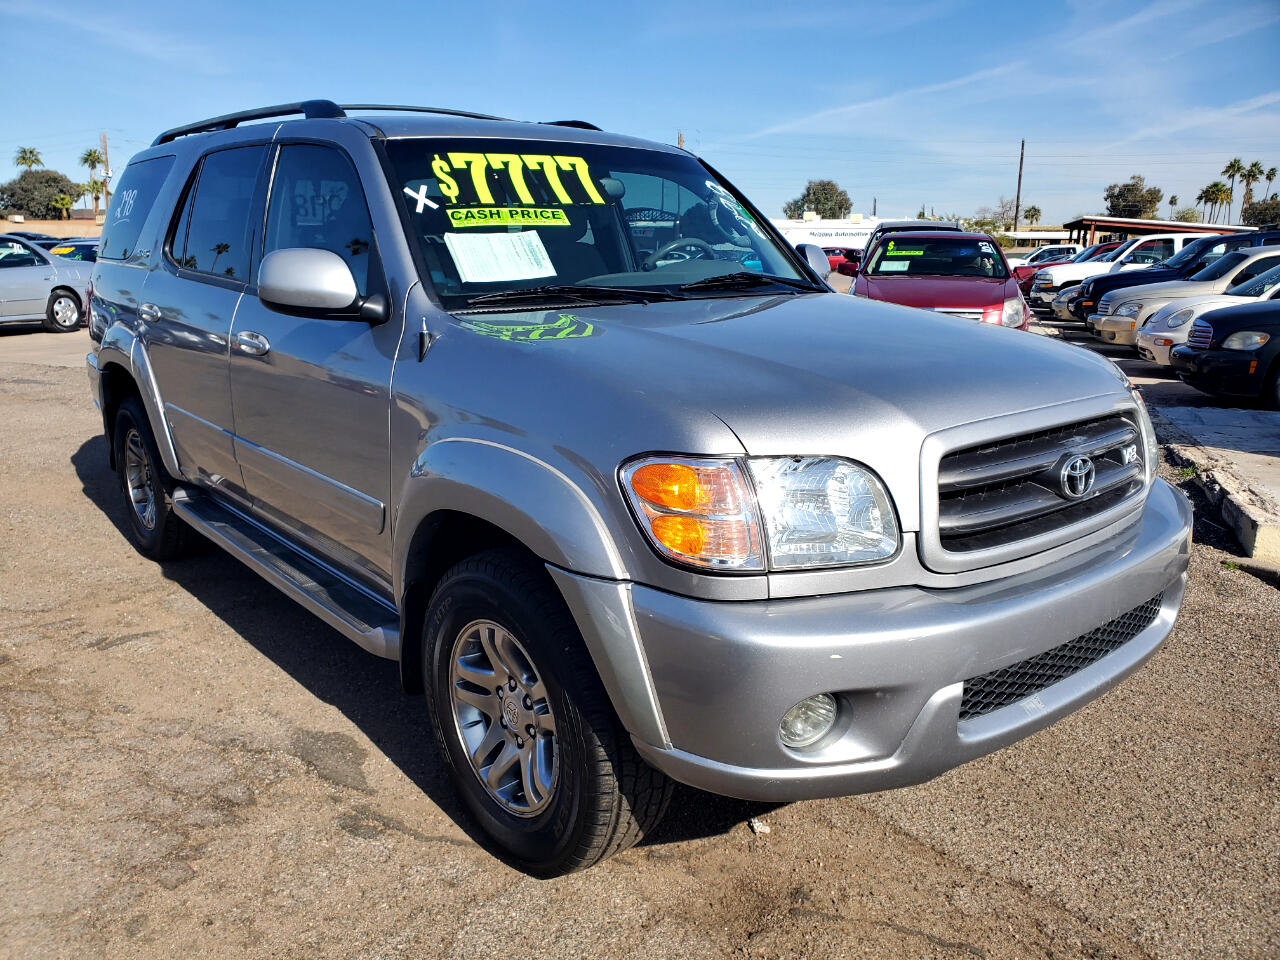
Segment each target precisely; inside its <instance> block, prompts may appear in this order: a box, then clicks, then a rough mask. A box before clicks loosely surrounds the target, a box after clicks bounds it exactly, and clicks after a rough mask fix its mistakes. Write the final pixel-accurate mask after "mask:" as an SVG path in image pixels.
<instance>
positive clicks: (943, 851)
mask: <svg viewBox="0 0 1280 960" xmlns="http://www.w3.org/2000/svg"><path fill="white" fill-rule="evenodd" d="M87 347H88V343H87V337H86V335H85V334H84V332H83V331H82V332H80V333H77V334H72V335H66V336H60V335H54V334H47V333H43V332H40V331H39V328H30V329H12V328H8V329H5V328H0V422H2V423H3V424H4V427H3V433H2V434H0V436H3V444H2V446H0V454H2V455H0V544H3V551H2V552H0V562H2V569H0V574H2V575H0V957H4V958H15V960H16V958H22V960H27V958H45V957H55V958H57V957H75V958H97V957H103V958H106V957H111V958H115V957H130V958H138V960H144V958H172V957H187V956H198V957H201V958H203V960H214V958H223V957H226V958H237V960H239V958H258V957H264V958H265V957H290V958H307V957H317V958H319V957H325V958H331V957H352V958H355V957H359V958H429V957H459V958H461V957H467V958H474V957H481V956H486V957H488V956H513V957H566V956H582V957H592V958H613V957H631V958H645V960H650V958H665V957H672V958H675V957H679V958H690V957H692V958H700V957H707V958H722V957H759V958H783V957H786V958H795V957H822V958H835V957H876V958H885V957H913V958H914V957H937V958H973V957H979V958H1050V957H1052V958H1057V960H1061V958H1071V957H1090V958H1100V957H1117V958H1118V957H1124V958H1155V957H1159V958H1164V957H1202V958H1215V960H1216V958H1225V957H1249V958H1264V957H1275V956H1277V952H1278V945H1280V910H1278V908H1277V905H1278V904H1280V856H1278V855H1277V854H1278V847H1277V837H1278V836H1280V805H1278V798H1280V790H1278V789H1277V787H1278V786H1280V784H1278V782H1277V781H1278V779H1280V778H1278V777H1277V771H1278V770H1280V766H1278V761H1280V736H1278V734H1280V717H1278V712H1277V709H1276V690H1277V687H1278V686H1280V666H1278V664H1277V656H1276V655H1277V638H1280V590H1277V589H1276V586H1275V583H1274V581H1270V580H1267V579H1264V578H1260V577H1258V576H1255V575H1253V574H1251V573H1249V572H1247V571H1246V570H1245V569H1242V568H1241V566H1240V564H1239V562H1238V561H1239V557H1238V554H1237V553H1236V552H1234V548H1233V541H1231V539H1230V538H1229V537H1227V536H1226V534H1225V531H1223V530H1221V529H1220V528H1218V527H1216V526H1215V525H1214V524H1213V523H1211V522H1209V521H1208V519H1207V518H1201V519H1199V520H1198V522H1197V527H1196V543H1195V545H1194V547H1193V552H1192V557H1191V570H1190V583H1189V588H1188V592H1187V597H1186V601H1185V604H1184V607H1183V611H1182V615H1181V617H1180V619H1179V622H1178V625H1177V627H1176V628H1175V631H1174V633H1173V635H1172V637H1171V638H1170V640H1169V641H1168V642H1167V643H1166V645H1165V646H1164V648H1163V649H1162V650H1161V651H1160V653H1158V654H1157V655H1156V656H1155V657H1154V658H1153V659H1152V660H1151V661H1150V662H1149V663H1148V664H1147V665H1145V666H1144V667H1143V668H1142V669H1141V670H1140V671H1138V672H1137V673H1136V674H1134V675H1133V676H1132V677H1130V678H1129V679H1128V680H1126V681H1125V682H1124V683H1122V684H1121V685H1120V686H1118V687H1117V688H1116V689H1115V690H1113V691H1112V692H1111V693H1109V694H1107V695H1106V696H1104V697H1103V698H1102V699H1100V700H1098V701H1096V702H1095V703H1093V704H1091V705H1089V706H1087V707H1086V708H1084V709H1083V710H1081V711H1079V712H1078V713H1076V714H1074V715H1072V716H1070V717H1068V718H1066V719H1065V720H1063V721H1062V722H1060V723H1058V724H1056V725H1054V726H1053V727H1050V728H1049V729H1047V730H1045V731H1043V732H1041V733H1039V734H1036V735H1034V736H1032V737H1030V738H1029V739H1027V740H1025V741H1022V742H1021V743H1019V744H1016V745H1014V746H1013V747H1010V748H1008V749H1006V750H1003V751H1000V752H999V753H997V754H994V755H992V756H990V757H986V758H983V759H980V760H978V761H975V762H973V763H970V764H967V765H965V766H963V767H961V768H959V769H957V770H954V771H952V772H950V773H948V774H946V775H944V776H942V777H940V778H938V779H937V780H935V781H933V782H931V783H928V784H925V785H922V786H919V787H913V788H909V789H905V790H898V791H893V792H888V793H882V794H874V795H868V796H861V797H847V798H840V799H833V800H824V801H815V802H810V803H796V804H791V805H787V806H780V807H769V806H763V805H759V804H746V803H741V802H736V801H730V800H725V799H723V798H718V797H713V796H710V795H707V794H702V793H697V792H695V791H691V790H681V791H679V792H678V793H677V796H676V799H675V801H674V803H673V807H672V811H671V815H670V817H669V819H668V821H667V822H666V823H665V824H664V826H663V828H662V829H661V831H660V832H659V833H658V834H657V835H656V836H654V837H653V838H651V839H650V840H649V841H648V842H647V843H646V844H645V845H643V846H641V847H638V848H636V849H634V850H631V851H629V852H627V853H625V854H622V855H620V856H618V857H616V858H614V859H613V860H610V861H607V862H606V863H604V864H602V865H600V866H599V867H597V868H595V869H592V870H590V871H587V872H585V873H581V874H576V875H573V876H570V877H565V878H560V879H556V880H547V881H541V880H534V879H531V878H529V877H527V876H524V875H522V874H520V873H518V872H516V871H514V870H512V869H510V868H509V867H507V866H506V865H504V864H503V863H502V862H501V861H500V860H498V859H497V858H495V857H494V856H493V855H492V854H491V853H490V852H489V851H488V850H486V849H485V847H484V846H483V845H482V843H481V842H480V840H479V836H478V834H477V832H476V831H475V829H474V828H473V827H472V825H471V824H470V822H469V821H468V819H467V817H466V815H465V813H464V812H463V810H462V809H461V807H460V806H459V804H458V803H457V801H456V799H455V798H454V796H453V793H452V791H451V789H450V787H449V784H448V782H447V779H446V777H445V776H444V772H443V770H442V769H441V766H440V763H439V761H438V760H437V759H436V757H435V755H434V752H433V749H432V747H431V744H430V742H429V736H428V735H427V731H426V725H425V717H424V714H423V706H422V703H421V702H420V701H419V700H417V699H415V698H410V697H406V696H405V695H403V694H402V693H401V692H400V690H399V686H398V680H397V677H396V668H395V665H394V664H391V663H389V662H387V661H383V660H378V659H376V658H373V657H371V656H369V655H367V654H365V653H363V652H362V651H360V650H359V649H357V648H356V647H355V646H354V645H352V644H351V643H349V642H348V641H346V640H345V639H343V638H342V637H340V636H339V635H337V634H336V633H335V632H334V631H332V630H331V629H329V628H328V627H326V626H325V625H323V624H322V623H320V622H319V621H318V620H316V619H315V618H313V617H311V616H310V615H308V614H307V613H305V612H304V611H302V610H301V609H300V608H298V607H297V606H296V605H294V604H293V603H291V602H290V601H288V600H287V599H285V598H284V597H283V596H282V595H281V594H279V593H278V592H277V591H275V590H274V589H273V588H272V587H270V586H269V585H267V584H266V583H264V582H263V581H262V580H260V579H259V578H257V577H256V576H254V575H253V574H252V573H250V572H249V571H248V570H246V569H245V568H244V567H242V566H241V565H240V564H239V563H238V562H236V561H235V560H233V559H231V558H229V557H227V556H225V555H223V554H222V553H220V552H219V551H217V550H216V549H213V548H209V549H206V550H204V551H202V552H200V553H198V554H197V555H195V556H193V557H191V558H189V559H185V560H182V561H177V562H174V563H169V564H164V565H156V564H153V563H151V562H150V561H147V560H145V559H143V558H142V557H140V556H139V555H138V554H137V553H136V552H134V551H133V549H132V548H131V547H130V545H129V543H128V541H127V539H126V537H125V535H124V533H123V526H122V524H123V523H124V515H123V512H122V507H121V505H120V502H119V499H118V498H119V493H118V489H117V485H116V479H115V475H114V474H113V473H112V472H111V471H110V470H109V469H108V467H107V464H106V448H105V443H104V441H103V439H102V437H101V423H100V419H99V417H98V414H97V412H96V410H95V409H94V407H93V405H92V403H91V402H90V400H89V397H88V390H87V385H86V381H85V377H84V374H83V372H82V370H81V369H80V365H81V363H82V362H83V356H84V353H85V351H86V349H87ZM1164 473H1165V474H1166V475H1167V476H1168V478H1169V479H1170V481H1171V482H1173V483H1174V484H1175V485H1180V486H1182V487H1183V488H1184V489H1186V490H1188V491H1189V495H1191V496H1193V497H1198V496H1199V494H1198V491H1197V490H1196V489H1195V488H1194V487H1191V486H1189V485H1188V484H1186V483H1185V482H1184V481H1183V480H1182V479H1181V477H1180V476H1179V474H1178V473H1177V471H1175V470H1172V469H1170V468H1166V469H1165V471H1164Z"/></svg>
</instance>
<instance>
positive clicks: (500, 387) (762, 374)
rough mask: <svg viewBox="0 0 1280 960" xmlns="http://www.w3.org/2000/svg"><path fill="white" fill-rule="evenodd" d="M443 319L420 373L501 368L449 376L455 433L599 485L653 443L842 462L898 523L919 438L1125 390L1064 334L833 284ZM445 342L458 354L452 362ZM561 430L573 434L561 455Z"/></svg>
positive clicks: (909, 497) (913, 505)
mask: <svg viewBox="0 0 1280 960" xmlns="http://www.w3.org/2000/svg"><path fill="white" fill-rule="evenodd" d="M565 318H568V319H569V320H570V321H572V326H568V325H566V324H565ZM457 320H458V322H459V323H460V325H461V328H462V329H460V330H457V331H451V332H448V333H446V334H445V336H444V338H443V340H444V342H445V344H446V349H445V350H443V351H441V350H440V349H439V348H433V351H432V356H433V357H434V358H436V359H437V362H438V363H439V364H440V366H439V367H438V368H436V369H439V370H440V371H441V375H443V376H451V374H450V373H449V371H451V370H454V369H468V370H469V369H476V368H477V367H476V366H474V365H475V364H487V366H488V368H489V369H492V370H494V371H498V372H500V373H499V374H496V379H492V380H491V379H484V380H479V379H477V378H474V377H472V378H469V380H470V382H468V383H459V385H458V389H459V390H461V391H466V393H467V396H466V397H465V399H464V400H463V402H464V403H465V406H466V408H467V409H468V410H470V411H473V413H471V414H468V415H467V417H466V420H467V421H469V422H470V423H471V424H472V426H468V427H466V428H467V429H474V423H475V421H476V420H478V419H481V415H483V419H484V420H485V421H486V422H490V423H504V424H505V426H503V427H502V429H503V430H504V431H508V432H519V433H521V434H526V435H528V434H537V435H545V437H546V439H545V441H544V442H547V443H553V444H555V445H556V448H555V449H556V450H557V451H558V453H559V455H561V456H572V458H573V459H574V460H575V461H578V462H582V461H586V462H590V463H592V464H594V467H595V470H596V471H597V472H598V475H599V476H601V477H611V476H612V474H613V473H614V471H615V470H616V469H617V466H618V463H619V462H621V461H622V460H624V459H627V458H628V457H632V456H635V455H637V454H640V453H644V452H646V451H653V450H664V451H671V452H683V453H689V454H727V455H734V454H737V453H738V452H739V451H738V450H737V449H735V447H736V446H737V445H738V444H740V445H741V449H742V450H745V451H746V452H747V453H748V454H750V455H753V456H762V455H763V456H779V455H795V454H827V455H834V456H844V457H849V458H852V459H854V460H858V461H860V462H862V463H865V464H867V465H868V466H870V467H871V468H872V469H874V470H876V472H877V473H879V474H880V476H881V477H882V478H883V479H884V480H885V482H886V483H887V484H888V485H889V487H890V489H891V491H893V493H894V495H895V497H896V498H898V508H899V510H900V511H901V513H902V521H903V523H904V524H907V526H906V527H904V529H912V528H913V527H911V526H910V524H911V523H913V522H914V518H915V517H916V516H917V515H918V504H919V499H918V490H919V477H920V463H919V457H920V448H921V444H922V442H923V440H924V438H925V437H926V436H927V435H928V434H930V433H933V432H935V431H937V430H940V429H943V428H946V427H951V426H955V425H957V424H962V423H970V422H973V421H979V420H984V419H986V418H990V417H998V416H1002V415H1005V414H1011V413H1019V412H1024V411H1027V410H1030V409H1034V408H1037V407H1046V406H1051V405H1054V404H1060V403H1063V402H1066V401H1071V400H1077V399H1082V398H1086V397H1095V396H1099V395H1103V394H1118V395H1121V396H1123V395H1125V389H1124V386H1123V383H1122V380H1121V376H1120V374H1119V372H1118V371H1117V369H1116V367H1115V365H1114V364H1112V363H1111V362H1110V361H1108V360H1106V359H1104V358H1102V357H1099V356H1096V355H1095V354H1092V353H1090V352H1088V351H1085V350H1080V349H1078V348H1076V347H1073V346H1071V345H1069V344H1065V343H1061V342H1058V341H1056V340H1052V339H1050V338H1048V337H1042V336H1038V335H1036V334H1032V333H1027V332H1024V331H1020V330H1012V329H1008V328H1004V327H999V326H994V325H990V324H982V323H975V322H974V321H972V320H964V319H957V318H953V317H948V316H945V315H941V314H935V313H932V312H929V311H924V310H911V309H906V308H903V307H897V306H892V305H888V304H880V303H874V302H871V301H868V300H865V299H862V298H855V297H849V296H845V295H840V294H800V295H788V296H778V297H739V298H733V299H714V300H711V299H707V300H691V301H687V302H670V303H653V304H648V305H639V304H634V305H633V304H623V305H612V304H611V305H606V306H579V307H574V308H571V309H566V310H563V311H537V312H523V313H501V314H460V315H458V316H457ZM538 325H542V326H545V327H547V328H554V329H553V332H551V333H550V334H549V335H546V336H544V335H542V334H537V339H532V338H530V337H529V336H527V335H525V334H521V335H520V336H519V337H514V336H511V335H510V333H509V332H510V331H512V330H515V329H517V328H524V329H526V330H528V329H533V328H535V327H536V326H538ZM504 331H505V332H504ZM450 340H452V341H453V343H452V344H451V345H450V344H449V343H448V342H449V341H450ZM454 350H457V351H464V352H468V353H471V352H474V356H471V357H462V358H460V359H458V360H457V361H454V360H451V359H450V358H449V356H448V354H449V353H450V352H452V351H454ZM560 423H575V424H577V425H578V429H576V430H574V431H568V430H561V429H558V428H557V427H556V425H557V424H560ZM464 426H465V425H464ZM995 429H996V428H994V427H993V431H994V430H995ZM570 436H580V437H582V438H583V439H581V440H575V441H573V443H574V446H573V447H572V448H565V447H564V445H565V444H568V443H570V442H571V441H570V440H569V437H570ZM735 440H736V444H735ZM712 445H714V448H711V449H708V448H707V447H708V446H712ZM602 482H603V481H602ZM608 482H612V481H608Z"/></svg>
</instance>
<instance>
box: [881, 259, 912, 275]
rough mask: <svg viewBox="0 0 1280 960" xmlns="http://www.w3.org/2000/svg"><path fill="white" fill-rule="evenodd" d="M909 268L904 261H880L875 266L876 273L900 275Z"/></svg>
mask: <svg viewBox="0 0 1280 960" xmlns="http://www.w3.org/2000/svg"><path fill="white" fill-rule="evenodd" d="M909 266H911V264H910V263H908V262H907V261H906V260H881V261H880V263H879V264H878V265H877V266H876V272H877V273H902V272H904V271H906V269H907V268H908V267H909Z"/></svg>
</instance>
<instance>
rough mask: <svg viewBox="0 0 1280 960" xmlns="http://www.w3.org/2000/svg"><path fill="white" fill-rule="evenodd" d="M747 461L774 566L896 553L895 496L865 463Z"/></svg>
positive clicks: (863, 560)
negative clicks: (893, 501)
mask: <svg viewBox="0 0 1280 960" xmlns="http://www.w3.org/2000/svg"><path fill="white" fill-rule="evenodd" d="M747 462H748V464H749V465H750V468H751V476H752V478H753V479H754V480H755V486H756V497H757V498H758V500H759V503H760V515H761V517H763V519H764V528H765V535H766V537H767V540H768V545H769V561H770V566H771V567H772V568H773V569H775V570H795V569H800V568H804V567H833V566H840V565H843V564H851V563H870V562H872V561H874V560H884V559H886V558H888V557H891V556H893V555H894V554H895V553H897V551H898V543H899V539H900V538H899V534H898V521H897V518H896V517H895V516H894V513H893V507H892V506H891V505H890V503H889V495H888V494H887V493H886V492H885V489H884V487H883V485H882V484H881V483H880V480H879V479H878V478H877V477H876V475H875V474H873V473H872V472H871V471H870V470H868V469H867V468H866V467H862V466H859V465H858V464H856V463H853V462H851V461H849V460H839V459H836V458H835V457H769V458H756V459H752V460H749V461H747Z"/></svg>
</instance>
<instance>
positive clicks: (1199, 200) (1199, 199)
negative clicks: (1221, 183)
mask: <svg viewBox="0 0 1280 960" xmlns="http://www.w3.org/2000/svg"><path fill="white" fill-rule="evenodd" d="M1196 206H1197V207H1199V208H1200V219H1201V220H1204V219H1205V218H1206V217H1207V216H1208V213H1209V188H1208V187H1203V188H1201V190H1200V192H1199V193H1197V194H1196Z"/></svg>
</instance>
